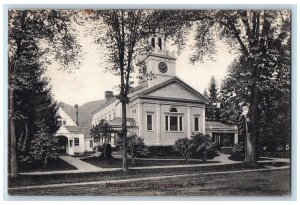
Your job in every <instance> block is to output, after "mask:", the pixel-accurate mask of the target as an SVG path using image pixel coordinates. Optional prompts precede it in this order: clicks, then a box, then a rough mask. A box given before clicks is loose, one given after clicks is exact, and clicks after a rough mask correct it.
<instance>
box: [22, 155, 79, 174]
mask: <svg viewBox="0 0 300 205" xmlns="http://www.w3.org/2000/svg"><path fill="white" fill-rule="evenodd" d="M75 169H76V167H74V166H72V165H70V164H69V163H67V162H65V161H63V160H61V159H60V158H57V159H54V160H51V161H49V163H48V165H47V166H44V165H41V164H24V163H23V164H19V166H18V171H19V172H43V171H61V170H75Z"/></svg>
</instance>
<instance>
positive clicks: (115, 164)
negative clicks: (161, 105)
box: [82, 157, 220, 168]
mask: <svg viewBox="0 0 300 205" xmlns="http://www.w3.org/2000/svg"><path fill="white" fill-rule="evenodd" d="M82 161H85V162H87V163H90V164H93V165H95V166H98V167H101V168H119V167H121V166H122V159H119V158H114V159H112V160H110V161H107V160H104V159H103V158H100V157H89V158H85V159H82ZM134 161H135V163H134V164H132V160H130V159H128V160H127V163H128V166H129V167H147V166H167V165H186V164H204V163H205V162H203V161H199V160H190V161H189V162H186V161H185V160H181V159H179V160H168V159H163V160H155V159H154V160H152V159H145V160H144V159H135V160H134ZM207 163H220V162H219V161H208V162H207Z"/></svg>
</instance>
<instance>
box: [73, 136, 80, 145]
mask: <svg viewBox="0 0 300 205" xmlns="http://www.w3.org/2000/svg"><path fill="white" fill-rule="evenodd" d="M74 145H75V146H79V138H75V139H74Z"/></svg>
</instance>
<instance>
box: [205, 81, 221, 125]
mask: <svg viewBox="0 0 300 205" xmlns="http://www.w3.org/2000/svg"><path fill="white" fill-rule="evenodd" d="M208 92H209V95H208V100H209V103H208V104H207V105H206V109H205V116H206V120H209V121H220V106H219V105H220V103H219V101H218V88H217V82H216V79H215V77H214V76H212V77H211V80H210V83H209V88H208Z"/></svg>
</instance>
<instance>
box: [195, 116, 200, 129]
mask: <svg viewBox="0 0 300 205" xmlns="http://www.w3.org/2000/svg"><path fill="white" fill-rule="evenodd" d="M194 122H195V132H199V117H195V121H194Z"/></svg>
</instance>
